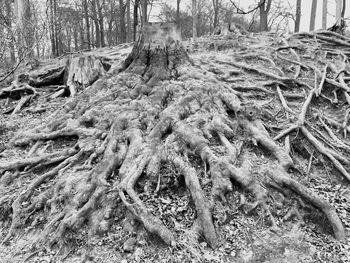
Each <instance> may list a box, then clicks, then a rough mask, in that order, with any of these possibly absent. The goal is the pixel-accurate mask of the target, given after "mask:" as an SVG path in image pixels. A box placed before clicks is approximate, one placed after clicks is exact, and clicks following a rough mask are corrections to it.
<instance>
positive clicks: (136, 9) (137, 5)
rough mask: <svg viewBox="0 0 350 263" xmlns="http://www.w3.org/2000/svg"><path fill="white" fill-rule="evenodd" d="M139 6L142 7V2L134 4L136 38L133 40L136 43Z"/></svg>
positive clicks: (137, 0) (138, 1) (138, 0)
mask: <svg viewBox="0 0 350 263" xmlns="http://www.w3.org/2000/svg"><path fill="white" fill-rule="evenodd" d="M139 5H140V0H135V3H134V25H133V27H134V32H133V34H134V36H133V39H134V41H136V31H137V25H138V19H139V18H138V9H139Z"/></svg>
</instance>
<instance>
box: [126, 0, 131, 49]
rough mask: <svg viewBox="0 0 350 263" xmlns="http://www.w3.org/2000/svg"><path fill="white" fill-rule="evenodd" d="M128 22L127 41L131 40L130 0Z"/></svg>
mask: <svg viewBox="0 0 350 263" xmlns="http://www.w3.org/2000/svg"><path fill="white" fill-rule="evenodd" d="M126 23H127V33H126V36H127V41H128V42H130V41H131V18H130V0H127V1H126Z"/></svg>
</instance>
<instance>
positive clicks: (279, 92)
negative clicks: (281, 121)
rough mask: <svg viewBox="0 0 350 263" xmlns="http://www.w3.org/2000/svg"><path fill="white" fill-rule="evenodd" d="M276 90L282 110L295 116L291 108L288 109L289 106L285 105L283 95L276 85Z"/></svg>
mask: <svg viewBox="0 0 350 263" xmlns="http://www.w3.org/2000/svg"><path fill="white" fill-rule="evenodd" d="M276 90H277V93H278V97H279V99H280V101H281V104H282V106H283V108H284V110H285V111H287V112H289V113H291V114H295V112H294V111H293V110H292V109H291V108H289V106H288V105H287V102H286V100H285V99H284V97H283V94H282V91H281V88H280V87H279V85H277V88H276Z"/></svg>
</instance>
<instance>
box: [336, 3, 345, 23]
mask: <svg viewBox="0 0 350 263" xmlns="http://www.w3.org/2000/svg"><path fill="white" fill-rule="evenodd" d="M335 3H336V6H335V19H336V23H338V22H339V21H340V18H341V13H342V5H343V0H335Z"/></svg>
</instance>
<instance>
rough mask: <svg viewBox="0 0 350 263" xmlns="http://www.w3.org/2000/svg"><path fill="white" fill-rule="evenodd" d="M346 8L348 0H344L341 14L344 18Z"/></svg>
mask: <svg viewBox="0 0 350 263" xmlns="http://www.w3.org/2000/svg"><path fill="white" fill-rule="evenodd" d="M345 9H346V0H343V6H342V9H341V14H340V15H341V18H342V19H344V16H345Z"/></svg>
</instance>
